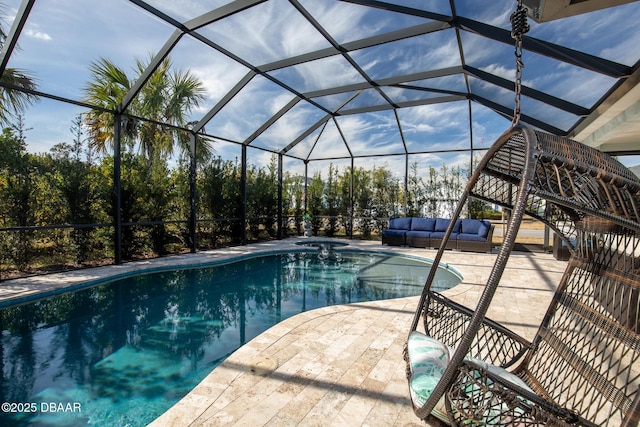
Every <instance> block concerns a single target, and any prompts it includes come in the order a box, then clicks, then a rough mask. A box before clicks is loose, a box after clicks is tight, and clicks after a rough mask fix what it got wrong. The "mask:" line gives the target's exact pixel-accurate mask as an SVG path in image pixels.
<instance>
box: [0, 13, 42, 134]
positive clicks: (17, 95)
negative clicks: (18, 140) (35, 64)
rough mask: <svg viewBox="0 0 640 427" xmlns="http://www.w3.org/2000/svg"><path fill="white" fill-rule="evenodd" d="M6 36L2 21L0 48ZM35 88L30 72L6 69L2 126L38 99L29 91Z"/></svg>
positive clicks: (1, 85) (0, 88)
mask: <svg viewBox="0 0 640 427" xmlns="http://www.w3.org/2000/svg"><path fill="white" fill-rule="evenodd" d="M3 10H4V5H3V4H0V12H2V11H3ZM6 38H7V34H6V33H5V32H4V28H3V27H2V23H1V22H0V49H2V46H4V42H5V40H6ZM20 89H24V90H25V91H21V90H20ZM35 89H36V83H35V80H34V78H33V77H32V76H30V75H29V73H28V72H26V71H24V70H19V69H17V68H5V69H4V72H3V73H2V76H0V126H3V127H5V126H9V125H11V122H12V119H15V118H16V117H17V116H20V115H21V114H22V113H23V112H24V110H25V109H26V108H27V107H28V106H29V105H32V104H33V103H34V102H35V101H36V100H37V99H38V96H37V95H34V94H33V93H32V92H29V91H34V90H35Z"/></svg>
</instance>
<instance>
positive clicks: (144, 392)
mask: <svg viewBox="0 0 640 427" xmlns="http://www.w3.org/2000/svg"><path fill="white" fill-rule="evenodd" d="M430 265H431V264H430V263H428V262H425V261H424V260H420V259H416V258H408V257H402V256H395V255H384V254H374V253H360V252H333V251H332V252H324V253H323V252H322V251H319V252H318V253H308V252H297V253H288V254H273V255H268V256H261V257H255V258H246V259H243V260H240V261H236V262H231V263H227V264H223V265H217V266H212V267H206V268H204V267H201V268H194V269H184V270H175V271H170V272H156V273H148V274H141V275H137V276H133V277H129V278H124V279H119V280H115V281H111V282H107V283H104V284H101V285H97V286H93V287H91V288H88V289H84V290H79V291H75V292H69V293H65V294H61V295H57V296H54V297H50V298H47V299H43V300H39V301H36V302H33V303H29V304H24V305H19V306H15V307H7V308H4V309H2V310H1V311H0V322H1V323H0V329H2V336H1V339H0V361H2V383H1V384H0V393H1V396H0V397H1V399H0V400H2V402H10V403H13V405H12V406H6V407H5V406H4V405H3V410H2V412H0V425H2V426H25V425H32V426H80V425H97V426H143V425H146V424H147V423H149V422H151V421H152V420H154V419H155V418H157V417H158V416H159V415H161V414H162V413H163V412H165V411H166V410H167V409H169V408H170V407H171V406H172V405H173V404H175V403H176V402H177V401H178V400H180V399H181V398H182V397H184V396H185V395H186V394H187V393H188V392H189V391H190V390H191V389H193V388H194V387H195V386H196V385H197V384H198V383H199V382H200V381H201V380H202V379H204V378H205V377H206V376H207V375H208V374H209V373H210V372H211V371H212V370H213V369H214V368H215V367H216V366H217V365H219V364H220V363H221V362H222V361H223V360H224V359H225V358H226V357H228V356H229V355H230V354H231V353H232V352H233V351H235V350H236V349H237V348H239V347H240V346H242V345H243V344H245V343H246V342H247V341H249V340H251V339H252V338H254V337H255V336H257V335H258V334H260V333H261V332H263V331H265V330H266V329H268V328H269V327H271V326H273V325H275V324H276V323H278V322H280V321H281V320H283V319H285V318H288V317H290V316H293V315H295V314H298V313H301V312H303V311H307V310H312V309H314V308H319V307H325V306H329V305H334V304H346V303H354V302H362V301H372V300H381V299H389V298H399V297H405V296H413V295H419V294H420V292H421V290H422V286H423V284H424V281H425V279H426V276H427V274H428V272H429V268H430ZM459 281H460V278H459V277H458V276H457V275H456V274H455V273H454V272H452V271H449V270H446V269H439V270H438V275H437V279H436V283H438V286H440V288H441V289H444V288H448V287H451V286H454V285H455V284H457V283H459Z"/></svg>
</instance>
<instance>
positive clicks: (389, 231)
mask: <svg viewBox="0 0 640 427" xmlns="http://www.w3.org/2000/svg"><path fill="white" fill-rule="evenodd" d="M405 233H406V230H392V229H387V230H382V235H383V236H394V237H402V236H404V234H405Z"/></svg>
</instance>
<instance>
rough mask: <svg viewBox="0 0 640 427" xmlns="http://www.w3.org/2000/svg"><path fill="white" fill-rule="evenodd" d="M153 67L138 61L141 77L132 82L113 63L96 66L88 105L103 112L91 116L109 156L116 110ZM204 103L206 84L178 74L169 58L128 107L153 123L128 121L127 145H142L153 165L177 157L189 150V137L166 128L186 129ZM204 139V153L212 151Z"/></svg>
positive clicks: (97, 141)
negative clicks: (177, 150) (175, 154)
mask: <svg viewBox="0 0 640 427" xmlns="http://www.w3.org/2000/svg"><path fill="white" fill-rule="evenodd" d="M148 66H149V62H144V61H141V60H137V61H136V75H135V76H134V78H133V79H131V78H129V77H128V76H127V74H126V73H125V72H124V71H123V70H122V69H121V68H119V67H117V66H116V65H115V64H113V63H112V62H111V61H110V60H108V59H105V58H102V59H100V60H98V61H97V62H94V63H92V64H91V66H90V71H91V74H92V76H93V80H92V81H91V82H90V83H88V85H87V86H86V87H85V90H84V91H85V97H86V100H87V102H88V103H90V104H93V105H96V106H98V107H100V108H101V109H102V110H92V111H91V112H89V113H88V115H87V124H88V126H89V130H90V136H91V141H92V144H94V147H95V148H96V149H97V150H99V151H102V152H106V151H107V150H108V149H109V145H110V143H113V125H114V122H113V120H114V115H113V113H112V111H115V110H116V109H117V107H118V105H119V104H120V102H121V101H122V100H123V99H124V97H125V95H126V94H127V93H128V92H129V90H130V89H131V87H132V86H133V84H134V82H135V81H136V80H137V79H138V78H140V76H141V75H142V74H143V73H144V71H145V70H146V69H147V67H148ZM203 99H204V87H203V85H202V82H200V81H199V80H198V79H197V78H196V77H194V76H193V75H192V74H191V73H189V72H188V71H187V72H182V71H172V70H171V60H170V59H169V58H165V60H163V61H162V63H161V64H160V66H159V67H158V68H157V69H156V70H155V72H154V73H153V74H152V75H151V77H150V78H149V79H148V80H147V82H146V83H145V84H144V85H143V87H142V89H141V90H140V92H139V93H138V95H137V96H136V98H135V99H134V100H133V101H132V102H131V104H130V105H129V107H128V112H129V113H130V114H131V115H132V116H136V117H141V118H144V119H148V121H147V120H133V119H131V118H129V119H127V120H126V125H125V127H124V130H123V136H124V137H125V139H126V142H127V143H128V144H129V146H130V147H131V148H133V146H134V145H135V144H136V143H137V144H138V145H139V149H140V151H141V152H142V153H143V154H144V155H145V156H146V158H147V159H148V160H149V161H153V159H154V158H155V157H156V156H164V155H171V154H173V150H174V147H175V146H176V145H177V146H179V147H180V148H181V149H183V150H184V149H186V148H187V144H186V142H188V138H187V137H186V134H185V133H184V132H178V131H176V130H175V129H173V128H171V127H169V126H165V125H172V126H178V127H184V126H186V125H187V116H188V114H189V113H190V112H191V110H192V109H193V108H195V107H197V106H198V105H199V102H200V101H202V100H203ZM105 111H106V112H105ZM163 124H164V125H163ZM198 140H199V143H198V145H199V149H200V150H204V152H209V151H210V150H211V148H210V147H209V146H208V144H207V143H206V142H205V141H204V140H203V139H201V138H198Z"/></svg>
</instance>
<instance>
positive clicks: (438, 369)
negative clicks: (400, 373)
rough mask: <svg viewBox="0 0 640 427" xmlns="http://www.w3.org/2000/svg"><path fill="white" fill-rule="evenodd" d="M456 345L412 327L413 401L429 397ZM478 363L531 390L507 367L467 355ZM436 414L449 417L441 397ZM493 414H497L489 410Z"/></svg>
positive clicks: (421, 401)
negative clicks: (453, 345)
mask: <svg viewBox="0 0 640 427" xmlns="http://www.w3.org/2000/svg"><path fill="white" fill-rule="evenodd" d="M453 351H454V350H453V349H451V348H450V347H448V346H447V345H445V344H443V343H441V342H440V341H438V340H436V339H434V338H431V337H429V336H427V335H425V334H423V333H421V332H418V331H413V332H412V333H411V334H410V335H409V339H408V341H407V352H408V355H409V368H410V370H411V379H410V381H409V389H410V393H411V400H412V401H413V403H414V405H416V406H422V405H424V404H425V403H426V401H427V400H428V399H429V397H430V396H431V394H432V393H433V390H434V389H435V387H436V385H437V384H438V381H440V378H442V374H443V373H444V370H445V369H446V368H447V365H448V364H449V359H450V357H451V354H453ZM468 359H470V360H472V361H473V362H475V363H476V364H478V365H479V366H480V367H481V368H482V369H484V370H486V371H488V372H490V373H492V374H494V375H496V376H499V377H500V378H502V379H504V380H505V381H508V382H510V383H512V384H514V385H516V386H518V387H521V388H524V389H526V390H529V391H531V389H530V388H529V386H528V385H527V384H526V383H525V382H524V381H522V379H520V378H519V377H517V376H516V375H514V374H512V373H510V372H508V371H507V370H505V369H504V368H501V367H499V366H495V365H492V364H490V363H487V362H484V361H482V360H479V359H475V358H468ZM433 415H435V416H437V417H438V418H441V419H446V414H445V412H444V404H443V401H442V399H441V400H440V402H439V403H438V404H437V405H436V409H435V410H434V413H433ZM487 415H490V416H494V415H495V414H487Z"/></svg>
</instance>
